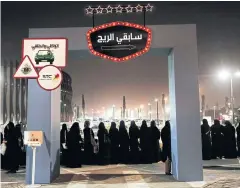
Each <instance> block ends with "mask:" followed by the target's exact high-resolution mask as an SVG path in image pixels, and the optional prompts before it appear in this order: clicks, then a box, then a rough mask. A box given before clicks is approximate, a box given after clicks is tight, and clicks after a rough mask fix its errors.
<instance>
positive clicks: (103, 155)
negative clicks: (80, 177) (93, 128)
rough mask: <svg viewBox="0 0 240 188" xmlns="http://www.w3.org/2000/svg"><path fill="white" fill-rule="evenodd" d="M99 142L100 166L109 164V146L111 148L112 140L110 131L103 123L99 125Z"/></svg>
mask: <svg viewBox="0 0 240 188" xmlns="http://www.w3.org/2000/svg"><path fill="white" fill-rule="evenodd" d="M97 136H98V142H99V152H98V160H99V164H100V165H104V164H108V163H109V146H110V138H109V135H108V131H107V129H106V128H105V125H104V123H103V122H101V123H100V124H99V127H98V133H97Z"/></svg>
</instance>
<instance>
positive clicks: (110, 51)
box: [90, 25, 148, 58]
mask: <svg viewBox="0 0 240 188" xmlns="http://www.w3.org/2000/svg"><path fill="white" fill-rule="evenodd" d="M90 38H91V42H92V47H93V49H94V50H95V51H96V52H99V53H101V54H104V55H107V56H111V57H116V58H123V57H126V56H129V55H132V54H135V53H137V52H139V51H142V50H144V49H145V47H146V45H147V40H148V32H147V31H144V30H142V29H137V28H134V27H128V26H123V25H117V26H112V27H108V28H105V29H100V30H97V31H95V32H93V33H91V35H90Z"/></svg>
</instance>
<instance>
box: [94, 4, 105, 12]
mask: <svg viewBox="0 0 240 188" xmlns="http://www.w3.org/2000/svg"><path fill="white" fill-rule="evenodd" d="M95 10H96V13H97V14H102V12H103V8H101V6H100V5H99V6H98V8H95Z"/></svg>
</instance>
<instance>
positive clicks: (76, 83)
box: [1, 2, 240, 108]
mask: <svg viewBox="0 0 240 188" xmlns="http://www.w3.org/2000/svg"><path fill="white" fill-rule="evenodd" d="M1 3H2V48H1V49H2V57H3V58H6V59H14V60H15V59H19V58H20V51H21V40H22V38H24V37H27V36H28V29H29V28H49V27H79V26H84V27H86V26H89V27H90V26H91V24H92V20H91V17H88V16H86V15H85V14H84V10H83V9H84V7H86V6H88V5H89V4H88V3H86V2H1ZM94 4H95V5H98V4H99V2H98V3H94V2H91V5H94ZM100 4H104V3H100ZM110 4H112V5H118V4H125V5H126V4H132V5H137V3H136V2H133V3H131V2H128V3H126V2H123V3H116V2H113V3H110ZM152 4H153V5H154V6H155V9H154V12H153V13H150V14H147V17H146V21H147V24H152V25H157V24H187V23H193V24H197V37H198V51H199V75H208V74H215V73H216V72H217V70H218V69H220V68H221V67H222V66H226V67H229V68H231V67H234V68H240V11H239V10H240V2H152ZM116 20H125V21H130V22H136V23H139V24H142V23H143V19H142V15H141V14H128V15H126V14H125V15H118V16H117V15H116V16H97V17H96V24H102V23H106V22H111V21H116ZM86 70H87V71H86ZM96 70H97V71H98V72H96ZM66 71H67V72H68V73H70V74H71V76H72V78H73V89H74V102H77V103H80V101H79V100H80V95H81V94H82V93H84V94H85V95H86V100H87V101H88V105H89V107H91V108H92V107H98V108H99V107H100V106H103V105H104V106H109V105H111V104H113V103H114V104H116V105H118V104H119V105H120V103H121V96H122V95H124V94H125V95H126V96H127V100H128V104H129V105H132V107H133V106H136V105H139V104H140V103H145V104H146V103H147V102H148V101H149V100H152V99H153V98H154V97H156V96H158V97H159V96H160V95H161V93H162V92H167V90H168V88H167V82H168V78H167V59H166V58H165V57H163V58H154V57H152V58H150V59H147V58H145V57H141V58H138V59H136V60H133V61H130V62H129V63H125V64H123V65H119V66H118V67H117V65H115V64H114V63H109V62H103V60H96V59H95V60H94V62H92V60H81V59H74V58H71V57H70V58H69V62H68V67H67V68H66ZM200 85H201V88H202V92H203V93H204V94H206V97H207V103H209V104H210V105H213V104H214V103H215V102H217V101H219V103H220V104H223V100H224V96H226V95H229V91H230V88H229V82H227V81H224V82H222V81H219V80H217V79H216V78H214V77H207V78H204V77H203V76H201V77H200ZM234 88H235V93H234V95H235V96H236V98H237V101H236V102H237V103H238V104H240V79H239V80H238V81H237V80H236V81H235V84H234ZM99 98H101V100H99Z"/></svg>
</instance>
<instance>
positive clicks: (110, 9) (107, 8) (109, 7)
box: [105, 5, 113, 13]
mask: <svg viewBox="0 0 240 188" xmlns="http://www.w3.org/2000/svg"><path fill="white" fill-rule="evenodd" d="M105 10H106V11H107V13H112V11H113V7H111V6H110V5H108V6H107V7H106V8H105Z"/></svg>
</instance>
